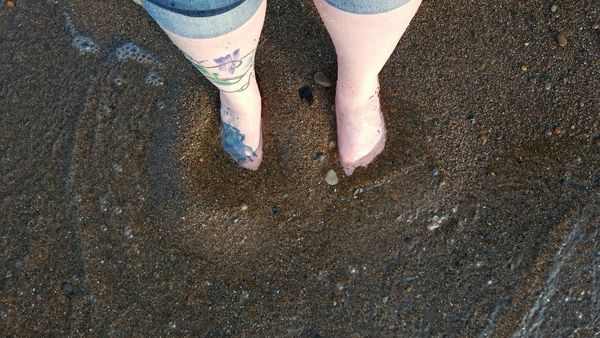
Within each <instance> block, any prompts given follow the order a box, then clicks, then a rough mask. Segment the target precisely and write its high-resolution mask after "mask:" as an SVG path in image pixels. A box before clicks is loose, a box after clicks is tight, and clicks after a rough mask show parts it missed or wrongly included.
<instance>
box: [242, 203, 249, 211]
mask: <svg viewBox="0 0 600 338" xmlns="http://www.w3.org/2000/svg"><path fill="white" fill-rule="evenodd" d="M240 210H242V211H246V210H248V204H246V203H242V205H240Z"/></svg>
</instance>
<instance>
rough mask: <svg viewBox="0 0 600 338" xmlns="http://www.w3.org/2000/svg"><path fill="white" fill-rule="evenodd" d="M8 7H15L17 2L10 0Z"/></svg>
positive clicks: (7, 3)
mask: <svg viewBox="0 0 600 338" xmlns="http://www.w3.org/2000/svg"><path fill="white" fill-rule="evenodd" d="M6 7H8V8H15V2H14V1H12V0H8V1H7V2H6Z"/></svg>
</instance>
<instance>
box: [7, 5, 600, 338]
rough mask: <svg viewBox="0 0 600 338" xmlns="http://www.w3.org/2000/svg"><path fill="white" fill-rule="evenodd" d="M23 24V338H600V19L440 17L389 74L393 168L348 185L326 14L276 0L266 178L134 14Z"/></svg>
mask: <svg viewBox="0 0 600 338" xmlns="http://www.w3.org/2000/svg"><path fill="white" fill-rule="evenodd" d="M14 3H15V7H14V8H8V7H7V2H6V1H5V0H0V36H1V38H0V60H2V61H1V63H0V107H1V108H0V118H1V121H0V155H1V166H0V168H1V170H2V172H1V173H2V175H1V178H2V181H1V183H0V188H1V190H0V197H1V199H0V220H1V227H0V235H1V236H0V332H2V335H6V336H40V335H44V336H118V337H121V336H148V335H151V336H155V335H156V336H167V335H171V336H265V335H267V336H303V337H319V336H324V337H331V336H405V337H409V336H410V337H420V336H436V337H441V336H450V337H454V336H473V337H474V336H479V337H488V336H493V337H507V336H516V337H529V336H556V337H559V336H561V337H562V336H574V337H591V336H594V335H597V334H598V332H600V320H598V318H599V314H600V308H599V298H598V297H599V294H600V293H599V291H600V256H599V244H598V241H599V239H600V237H599V230H600V203H599V200H600V199H599V198H598V197H599V194H600V189H599V184H600V176H599V168H600V121H599V120H600V119H599V113H598V112H599V111H600V94H599V93H598V90H599V88H600V59H599V57H598V56H599V55H600V29H594V28H593V25H594V23H598V22H600V4H599V3H598V2H597V1H593V0H582V1H575V0H568V1H561V2H560V3H557V4H558V5H559V7H558V9H557V10H556V11H555V12H552V11H551V9H550V7H551V5H552V3H551V2H548V1H541V0H538V1H528V2H526V3H523V2H519V1H508V2H503V3H502V4H500V3H499V2H498V1H479V2H472V1H466V0H453V1H450V0H439V1H425V2H424V3H423V5H422V7H421V9H420V10H419V13H418V14H417V16H416V17H415V19H414V20H413V22H412V24H411V26H410V27H409V29H408V31H407V32H406V34H405V35H404V37H403V38H402V40H401V42H400V44H399V45H398V47H397V49H396V51H395V53H394V54H393V56H392V58H391V59H390V61H389V63H388V64H387V65H386V67H385V68H384V70H383V72H382V74H381V85H382V94H381V96H382V103H383V106H384V109H385V118H386V123H387V125H388V138H389V140H388V144H387V146H386V149H385V150H384V152H383V153H382V155H380V157H379V158H378V159H377V160H376V162H375V163H373V164H372V165H371V166H369V167H368V168H362V169H359V170H357V171H356V172H355V174H354V175H353V176H351V177H344V176H343V172H342V170H341V168H340V166H339V164H338V158H337V154H336V150H335V148H333V149H330V147H329V144H330V141H333V140H335V125H334V123H335V116H334V114H333V111H332V109H331V106H332V104H333V102H334V90H333V89H331V88H321V87H320V86H318V85H317V84H315V83H314V82H313V79H312V78H313V74H314V73H315V72H317V71H322V72H324V73H325V74H327V75H328V76H330V77H331V78H333V79H335V74H336V65H335V52H334V50H333V46H332V44H331V41H330V40H329V37H328V36H327V33H326V31H325V28H324V26H323V25H322V24H321V22H320V19H319V17H318V15H317V13H316V11H315V9H314V6H313V5H312V2H311V1H307V0H301V1H283V0H280V1H277V0H270V2H269V7H268V13H267V19H266V23H265V27H264V31H263V36H262V40H261V43H260V46H259V50H258V54H257V66H256V68H257V73H258V76H259V83H260V87H261V91H262V93H263V106H264V111H263V137H264V151H265V156H264V160H263V164H262V166H261V168H260V170H259V171H258V172H249V171H246V170H243V169H241V168H239V167H238V166H237V165H236V164H235V163H234V162H233V161H232V160H230V159H229V158H228V157H227V155H226V154H225V153H224V152H223V151H222V150H221V149H220V141H219V129H218V128H219V123H218V95H217V92H216V91H215V90H214V89H213V88H212V87H211V86H210V84H209V83H208V82H207V81H206V80H205V79H203V78H202V77H201V76H200V75H199V74H198V73H197V71H195V69H194V68H193V66H192V65H191V64H189V63H188V62H187V61H186V60H185V58H184V57H183V56H182V55H181V54H180V53H179V52H178V50H177V49H176V48H175V47H174V46H173V45H171V44H170V43H169V42H168V40H167V38H166V37H165V36H164V34H163V33H162V32H161V31H160V29H159V28H158V26H157V25H156V24H155V23H154V22H153V21H152V20H151V19H150V18H149V17H148V16H147V15H146V14H145V13H144V12H143V11H142V9H141V8H140V7H139V6H137V5H135V4H134V3H133V2H131V1H111V2H106V1H102V2H90V1H83V0H73V1H69V2H62V1H59V2H56V1H49V0H48V1H24V0H16V1H15V2H14ZM559 32H563V33H564V34H565V36H566V39H567V44H566V46H564V47H561V46H559V45H558V42H557V40H556V36H557V34H558V33H559ZM305 84H309V85H310V86H311V88H312V90H313V95H314V104H313V105H312V106H310V105H308V104H307V103H306V102H303V101H301V100H300V99H299V97H298V89H299V88H300V87H302V86H303V85H305ZM317 152H323V153H324V154H325V156H324V158H323V159H322V160H317V159H315V158H316V153H317ZM330 169H334V170H335V171H336V172H337V173H338V176H339V177H340V182H339V184H338V185H336V186H334V187H332V186H329V185H328V184H327V183H326V182H325V175H326V173H327V172H328V171H329V170H330ZM242 205H246V206H247V209H246V210H243V209H244V208H242Z"/></svg>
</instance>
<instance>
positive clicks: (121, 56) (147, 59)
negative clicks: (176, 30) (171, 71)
mask: <svg viewBox="0 0 600 338" xmlns="http://www.w3.org/2000/svg"><path fill="white" fill-rule="evenodd" d="M116 55H117V59H118V60H119V61H126V60H133V61H137V62H139V63H144V64H152V65H154V66H157V67H159V68H163V67H164V64H163V63H162V61H161V60H160V59H159V58H157V57H156V56H154V55H152V54H150V53H147V52H146V51H144V50H143V49H142V48H140V47H139V46H138V45H136V44H135V43H133V42H127V43H125V44H123V45H122V46H120V47H118V48H117V51H116Z"/></svg>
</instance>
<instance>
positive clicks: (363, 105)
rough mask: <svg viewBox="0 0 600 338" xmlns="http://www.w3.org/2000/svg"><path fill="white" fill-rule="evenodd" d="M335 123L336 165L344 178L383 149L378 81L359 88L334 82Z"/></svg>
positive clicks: (383, 140) (383, 135) (371, 81)
mask: <svg viewBox="0 0 600 338" xmlns="http://www.w3.org/2000/svg"><path fill="white" fill-rule="evenodd" d="M335 101H336V122H337V137H338V145H339V148H338V150H339V154H340V162H341V165H342V167H343V168H344V172H345V173H346V175H347V176H350V175H352V173H353V172H354V170H355V169H356V168H357V167H360V166H367V165H368V164H369V163H371V162H372V161H373V160H374V159H375V157H377V155H379V153H381V151H382V150H383V148H384V147H385V139H386V130H385V122H384V119H383V114H382V113H381V106H380V103H379V81H378V80H377V78H376V77H375V79H373V80H370V81H364V83H362V84H360V85H353V84H347V83H344V82H343V80H342V81H341V82H340V81H338V85H337V92H336V100H335Z"/></svg>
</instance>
